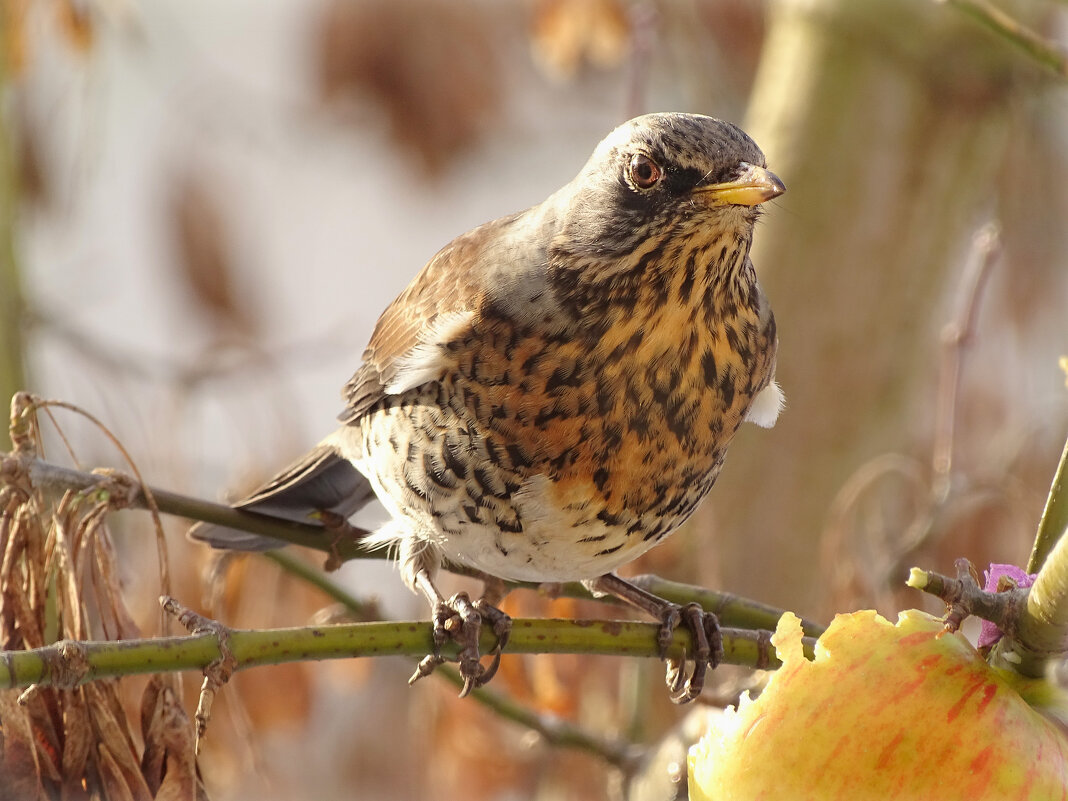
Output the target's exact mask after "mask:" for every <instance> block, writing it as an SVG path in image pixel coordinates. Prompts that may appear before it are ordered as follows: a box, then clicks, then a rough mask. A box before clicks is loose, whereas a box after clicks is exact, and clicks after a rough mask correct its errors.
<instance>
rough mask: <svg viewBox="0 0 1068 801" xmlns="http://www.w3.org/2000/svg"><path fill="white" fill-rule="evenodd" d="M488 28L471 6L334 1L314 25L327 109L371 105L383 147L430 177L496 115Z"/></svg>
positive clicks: (443, 0) (446, 0) (442, 1)
mask: <svg viewBox="0 0 1068 801" xmlns="http://www.w3.org/2000/svg"><path fill="white" fill-rule="evenodd" d="M491 24H492V19H490V18H489V17H488V16H487V15H486V14H485V13H480V11H479V9H478V7H477V6H476V4H475V3H473V2H460V3H457V2H452V1H451V0H419V1H418V2H405V3H397V2H394V0H370V1H367V0H365V1H364V2H358V3H357V2H352V1H351V0H335V2H333V3H331V5H330V6H329V7H328V8H327V10H326V13H325V15H324V17H323V20H322V23H321V25H320V27H319V41H318V44H317V47H316V51H317V58H318V62H319V63H318V72H319V88H320V92H321V93H322V95H323V97H324V99H325V100H326V101H327V102H328V103H330V104H332V105H347V104H351V103H354V104H355V105H357V106H358V105H359V104H360V103H361V102H364V103H365V102H367V101H370V102H371V103H373V104H375V105H377V106H378V107H379V108H381V110H382V111H383V112H384V113H385V115H386V118H387V119H388V121H389V124H390V138H391V141H393V142H396V143H397V144H398V145H399V146H400V147H401V148H402V149H404V150H406V151H408V152H409V153H410V154H411V155H413V156H415V158H416V159H417V163H416V165H415V166H416V167H417V168H421V169H422V170H423V171H424V172H425V173H427V174H428V175H431V176H433V175H436V174H438V173H440V172H441V170H442V169H444V168H445V166H446V165H447V164H448V162H449V161H450V160H451V159H452V158H453V157H454V156H456V155H458V154H459V153H461V152H462V151H463V150H465V149H466V148H468V147H470V146H471V145H473V144H475V143H476V142H477V141H478V139H479V137H480V135H481V134H482V132H483V131H484V130H485V128H486V127H487V125H488V124H489V123H490V122H492V121H493V119H494V118H495V116H496V112H497V109H498V106H499V104H500V95H501V92H500V86H499V84H498V75H499V72H500V70H499V66H498V64H497V57H496V53H495V51H494V48H493V46H492V44H491V42H492V37H493V31H492V30H491V28H490V26H491Z"/></svg>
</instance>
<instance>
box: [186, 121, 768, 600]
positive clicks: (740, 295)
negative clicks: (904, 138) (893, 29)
mask: <svg viewBox="0 0 1068 801" xmlns="http://www.w3.org/2000/svg"><path fill="white" fill-rule="evenodd" d="M649 162H651V163H652V165H653V168H649V167H648V163H649ZM763 167H764V157H763V154H762V153H761V152H760V150H759V149H758V148H757V146H756V145H755V144H754V143H753V142H752V140H750V139H749V137H748V136H746V135H745V134H744V133H743V132H742V131H741V130H740V129H738V128H737V127H735V126H733V125H730V124H729V123H725V122H721V121H719V120H715V119H712V118H709V117H700V116H695V115H682V114H657V115H647V116H645V117H639V118H636V119H635V120H631V121H630V122H628V123H625V124H624V125H622V126H620V127H619V128H618V129H616V130H615V131H613V132H612V133H611V134H610V135H609V136H608V137H607V138H606V139H605V140H604V141H602V142H601V143H600V145H598V147H597V149H596V150H595V152H594V154H593V156H592V157H591V158H590V160H589V162H588V163H587V164H586V166H585V167H584V168H583V170H582V171H581V172H580V173H579V175H578V176H577V177H576V178H575V179H574V180H573V181H572V182H571V183H569V184H568V185H566V186H565V187H563V188H562V189H561V190H559V191H558V192H556V193H555V194H554V195H552V196H551V197H550V198H548V199H547V200H546V201H545V202H544V203H542V204H539V205H538V206H534V207H532V208H530V209H528V210H526V211H524V212H520V213H518V214H514V215H511V216H509V217H505V218H502V219H500V220H496V221H494V222H491V223H487V224H486V225H483V226H480V227H479V228H476V229H474V230H473V231H471V232H469V233H467V234H464V235H462V236H460V237H458V238H457V239H455V240H454V241H453V242H452V243H450V244H449V245H447V246H446V247H445V248H444V249H442V251H441V252H439V253H438V254H437V255H436V256H435V257H434V258H433V259H432V260H431V261H430V262H429V263H428V264H427V265H426V267H424V268H423V270H422V271H421V272H420V273H419V274H418V275H417V276H416V278H415V279H414V280H413V281H412V283H411V284H410V285H409V286H408V288H407V289H406V290H405V291H404V292H403V293H402V294H401V295H400V296H399V297H398V298H397V299H396V300H395V301H394V302H393V303H392V304H391V305H390V306H389V308H387V309H386V311H385V312H384V313H383V314H382V316H381V318H380V320H379V322H378V325H377V327H376V329H375V332H374V334H373V336H372V338H371V341H370V343H369V345H368V347H367V349H366V351H365V352H364V356H363V359H364V361H363V365H362V366H361V367H360V368H359V370H357V372H356V374H355V375H354V376H353V378H352V379H351V380H350V381H349V383H348V384H347V385H346V387H345V391H344V397H345V401H346V408H345V411H344V412H343V413H342V414H341V415H340V419H341V420H342V422H343V423H344V425H343V426H342V428H341V429H340V430H339V431H338V432H336V433H335V434H334V435H332V436H331V437H328V438H327V439H326V440H324V441H323V443H321V444H320V446H319V448H318V449H317V450H316V451H315V452H313V455H312V456H311V458H310V459H306V460H304V461H303V462H300V463H298V464H297V465H295V466H293V467H291V468H290V469H289V470H287V471H285V472H284V473H282V474H280V476H279V477H277V478H276V479H275V480H273V481H272V482H271V483H269V484H268V485H267V486H266V487H265V488H264V489H263V490H261V491H260V492H257V493H254V494H253V495H252V496H251V497H250V498H249V499H247V500H246V501H245V502H244V503H242V504H240V505H241V506H244V507H245V508H252V509H256V510H258V511H264V510H267V511H268V513H272V514H273V513H279V512H278V510H279V509H284V507H286V498H287V497H290V496H292V497H294V498H297V500H298V502H297V503H294V504H293V509H291V510H285V511H282V512H281V514H282V515H283V516H289V517H293V516H297V517H299V516H301V515H300V513H299V510H300V509H301V508H304V507H306V506H307V497H308V490H309V488H310V487H311V488H313V482H314V481H315V480H316V476H318V475H321V474H322V471H323V465H324V464H327V463H329V465H330V466H331V468H333V467H334V464H333V463H340V462H342V461H343V460H348V461H349V462H350V463H351V464H353V465H354V466H355V467H356V468H357V469H358V471H359V473H360V474H361V475H362V476H364V477H366V479H367V480H368V481H369V482H370V485H371V487H372V488H373V490H374V494H375V495H377V496H378V498H379V499H380V500H381V501H382V502H383V503H384V504H385V506H386V507H387V509H388V510H389V512H390V514H391V516H392V521H391V523H389V524H388V525H387V526H386V527H385V528H384V529H383V530H382V531H381V532H379V534H378V536H377V538H376V539H377V541H380V542H381V541H388V542H395V543H397V544H399V546H400V547H399V555H400V561H401V564H402V572H403V575H404V578H405V580H406V582H407V583H408V584H409V586H412V587H413V588H414V587H417V586H418V585H419V575H420V574H423V575H424V577H426V579H427V581H429V579H430V578H432V576H433V573H434V571H435V570H436V569H437V567H438V565H439V564H440V562H441V560H442V558H443V557H444V558H447V559H449V560H452V561H454V562H459V563H464V564H467V565H470V566H473V567H475V568H478V569H480V570H482V571H483V572H485V573H487V574H489V575H492V576H498V577H502V578H510V579H524V580H534V581H563V580H573V579H580V580H583V579H593V578H595V577H598V576H601V575H603V574H607V573H609V572H611V571H613V570H615V569H616V568H617V567H619V566H620V565H623V564H625V563H627V562H629V561H631V560H632V559H634V558H635V557H637V556H638V555H640V554H642V553H643V552H645V551H646V550H648V549H649V548H651V547H652V546H654V545H655V544H656V543H657V542H659V541H660V540H662V539H663V538H664V537H665V536H667V535H668V534H670V533H671V532H672V531H673V530H674V529H676V528H677V527H678V526H679V525H680V524H681V523H682V522H683V521H684V520H685V519H686V518H687V517H688V516H689V515H690V514H691V513H692V512H693V510H694V509H695V508H696V506H697V504H698V503H699V502H700V501H701V500H702V499H703V498H704V497H705V495H706V494H707V493H708V491H709V489H710V488H711V487H712V484H713V483H714V481H715V480H716V476H717V475H718V473H719V470H720V466H721V464H722V462H723V456H724V454H725V452H726V449H727V446H728V445H729V444H730V441H731V439H732V438H733V436H734V434H735V432H736V431H737V429H738V426H739V425H740V424H741V422H742V421H743V420H744V419H745V418H746V416H747V414H749V413H750V410H751V407H752V406H753V403H754V399H755V398H757V396H758V395H759V394H760V393H764V395H763V396H762V402H761V403H760V404H758V406H757V407H756V412H755V413H754V414H755V417H756V418H757V421H758V422H761V424H770V422H772V421H773V420H774V417H775V416H776V415H777V412H778V406H779V400H780V396H779V394H778V388H777V387H776V386H775V384H774V382H773V373H774V366H775V348H776V333H775V321H774V317H773V316H772V313H771V309H770V307H769V305H768V302H767V299H766V298H765V296H764V294H763V292H762V291H761V289H760V286H759V284H758V283H757V280H756V275H755V273H754V270H753V265H752V263H751V262H750V260H749V255H748V254H749V247H750V243H751V239H752V234H753V226H754V223H755V221H756V219H757V216H758V214H759V211H758V205H759V203H760V202H762V201H763V200H767V199H770V198H771V197H774V196H775V195H777V194H779V193H780V192H781V191H782V185H781V184H780V183H779V182H778V179H776V178H775V177H774V176H773V175H771V174H770V173H768V172H767V171H766V170H764V169H763ZM650 171H651V174H652V175H654V176H658V180H656V181H654V182H653V183H652V184H650V185H649V186H648V187H645V186H643V182H644V181H645V179H646V178H647V174H649V173H650ZM313 464H314V465H316V470H317V471H318V472H310V471H309V470H308V466H309V465H313ZM337 475H340V473H339V472H336V471H335V472H334V476H335V478H336V476H337ZM335 486H341V487H342V490H341V492H342V494H346V493H347V495H346V497H345V498H342V499H341V500H342V501H343V503H338V504H335V505H333V506H330V508H333V509H335V510H337V511H341V512H342V513H344V514H349V513H350V512H351V511H352V509H351V508H350V507H352V506H354V505H359V504H360V503H363V502H366V500H368V499H369V498H370V493H369V492H368V491H367V488H366V485H365V484H363V483H362V482H361V481H360V480H359V478H358V477H355V476H347V477H346V479H345V481H343V482H340V483H338V482H335ZM349 486H351V487H352V490H351V491H348V490H347V489H345V488H346V487H349ZM327 494H329V493H327ZM354 498H355V499H357V501H358V503H357V502H356V501H354V500H353V499H354ZM302 504H303V505H304V507H302ZM328 506H329V505H328ZM294 511H296V512H298V513H297V514H293V513H292V512H294ZM304 511H311V509H310V508H304ZM202 538H204V539H208V540H209V541H212V542H213V543H214V544H221V545H224V546H226V545H227V544H228V543H227V542H226V538H225V536H224V535H222V534H220V533H219V532H217V531H216V532H215V533H214V534H212V535H211V536H202ZM229 544H232V543H229Z"/></svg>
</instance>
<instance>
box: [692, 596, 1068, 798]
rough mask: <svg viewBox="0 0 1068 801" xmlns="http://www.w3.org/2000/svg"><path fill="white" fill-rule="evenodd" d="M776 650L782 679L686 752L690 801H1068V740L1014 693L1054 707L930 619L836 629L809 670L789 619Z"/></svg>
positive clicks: (839, 622)
mask: <svg viewBox="0 0 1068 801" xmlns="http://www.w3.org/2000/svg"><path fill="white" fill-rule="evenodd" d="M772 642H773V643H774V644H775V646H776V649H777V650H778V653H779V658H780V659H782V661H783V666H782V667H781V668H780V669H779V670H778V671H777V672H776V673H775V675H774V676H773V677H772V678H771V680H770V681H769V683H768V686H767V688H766V689H765V691H764V692H763V693H762V694H761V695H760V696H759V697H758V698H757V699H756V700H750V699H749V698H748V697H745V698H743V699H742V703H740V704H739V708H738V709H737V710H734V709H729V710H727V711H726V713H725V714H724V715H723V716H722V717H720V718H718V719H717V720H716V721H715V722H714V723H713V725H712V729H711V731H710V732H709V733H708V734H707V735H706V736H705V737H704V738H703V739H702V740H701V742H699V743H698V744H697V745H695V746H694V747H693V748H692V749H691V750H690V757H689V768H690V774H689V776H690V798H691V799H695V800H696V801H772V800H773V799H774V801H779V800H780V799H781V800H782V801H805V800H806V799H814V800H815V799H818V801H835V800H836V799H842V801H845V799H848V801H867V799H871V800H872V801H894V800H895V799H897V800H900V801H927V800H928V799H930V801H965V800H966V801H984V800H989V801H1013V800H1014V799H1020V801H1024V800H1026V801H1047V799H1048V800H1049V801H1052V799H1060V801H1065V800H1066V799H1068V739H1066V737H1065V734H1064V732H1063V731H1062V730H1061V729H1060V728H1058V726H1057V725H1056V724H1055V723H1053V722H1051V721H1050V720H1048V719H1047V718H1046V717H1044V716H1043V715H1042V714H1040V713H1039V712H1037V711H1036V710H1035V709H1033V708H1032V707H1031V706H1030V705H1029V704H1028V703H1027V702H1026V701H1025V700H1024V698H1023V697H1022V696H1021V688H1026V691H1025V692H1024V694H1025V695H1028V697H1039V696H1041V697H1043V698H1044V699H1045V700H1046V702H1047V703H1048V702H1049V701H1050V699H1056V703H1058V704H1060V703H1062V702H1063V698H1064V696H1063V694H1062V693H1060V692H1059V691H1051V689H1050V688H1049V687H1048V685H1047V686H1046V688H1045V691H1044V692H1041V693H1038V692H1036V686H1035V683H1034V682H1025V681H1016V680H1012V679H1011V678H1010V677H1007V676H1006V675H1004V674H1002V673H1000V672H999V671H996V670H994V669H993V668H991V667H990V666H989V665H988V664H987V663H986V661H985V660H984V659H983V658H982V657H981V656H980V655H979V653H978V652H977V651H976V650H975V649H974V648H973V647H972V646H971V644H970V643H969V642H968V641H967V640H966V639H965V638H964V637H963V636H962V635H961V634H948V633H945V632H944V631H943V626H942V623H941V621H939V620H937V619H936V618H933V617H931V616H930V615H927V614H925V613H922V612H917V611H907V612H903V613H902V614H901V615H900V616H899V619H898V622H897V624H896V625H895V624H892V623H890V622H889V621H887V620H886V619H885V618H883V617H880V616H879V615H878V614H877V613H875V612H872V611H865V612H855V613H852V614H847V615H839V616H838V617H836V618H835V620H834V622H833V623H832V624H831V626H830V628H828V630H827V632H826V633H825V634H824V635H823V636H822V637H821V638H820V639H819V642H818V643H817V645H816V659H815V661H813V662H809V661H808V660H807V659H805V657H804V655H803V653H802V650H801V625H800V621H799V620H798V619H797V617H796V616H794V615H792V614H790V613H787V614H785V615H783V617H782V619H781V620H780V621H779V625H778V629H777V631H776V632H775V635H774V637H773V639H772ZM1043 684H1045V683H1044V682H1043ZM1060 711H1061V712H1062V713H1063V708H1062V709H1061V710H1060Z"/></svg>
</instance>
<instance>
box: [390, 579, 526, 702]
mask: <svg viewBox="0 0 1068 801" xmlns="http://www.w3.org/2000/svg"><path fill="white" fill-rule="evenodd" d="M414 584H415V587H416V589H418V590H419V591H420V592H421V593H423V595H424V596H426V599H427V601H428V602H429V603H430V608H431V612H430V613H431V618H432V620H433V624H434V633H433V637H434V650H433V652H432V653H430V654H428V655H427V656H425V657H424V658H423V660H422V661H421V662H420V663H419V666H418V667H417V668H416V669H415V673H413V674H412V677H411V678H410V679H409V680H408V683H409V684H413V683H415V682H416V681H418V680H419V679H421V678H423V677H424V676H429V675H430V674H431V673H433V672H434V668H436V667H437V666H438V665H440V664H442V663H444V662H445V661H446V660H445V657H443V656H442V655H441V646H443V645H444V644H445V642H446V641H447V640H448V639H450V638H451V639H452V640H453V641H454V642H455V643H456V644H457V645H458V646H459V648H460V652H459V655H458V661H459V664H460V677H461V678H462V679H463V680H464V686H463V689H462V690H461V691H460V697H461V698H463V697H464V696H466V695H467V694H468V693H470V692H471V690H473V689H474V688H476V687H481V686H482V685H484V684H485V683H486V682H488V681H489V680H490V679H492V678H493V676H494V674H496V672H497V668H498V667H499V665H500V661H501V649H502V648H503V647H504V643H505V642H507V640H508V633H509V632H510V631H511V623H512V621H511V618H509V617H508V615H506V614H505V613H504V612H502V611H500V610H499V609H497V607H495V606H493V605H491V604H489V603H487V602H485V601H484V600H483V599H479V600H477V601H474V602H472V601H471V598H470V596H468V594H467V593H466V592H458V593H456V594H455V595H453V596H452V597H451V598H449V599H448V600H447V601H446V600H445V596H443V595H442V594H441V593H440V592H439V591H438V588H437V587H436V586H434V582H433V580H432V579H431V578H430V572H429V571H428V570H426V569H420V570H418V571H417V572H416V573H415V576H414ZM483 619H485V620H487V621H490V622H491V623H492V625H493V631H494V633H495V634H496V635H497V646H496V647H495V648H494V650H493V662H492V663H491V664H490V666H489V667H488V668H486V667H483V665H482V663H481V661H480V657H481V654H480V653H479V647H478V640H479V634H480V633H481V631H482V621H483Z"/></svg>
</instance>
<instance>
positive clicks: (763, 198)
mask: <svg viewBox="0 0 1068 801" xmlns="http://www.w3.org/2000/svg"><path fill="white" fill-rule="evenodd" d="M742 167H743V168H744V172H743V173H742V174H741V175H740V176H738V177H737V178H736V179H735V180H733V181H727V182H725V183H722V184H706V185H704V186H702V185H700V184H698V185H697V186H695V187H694V189H693V191H694V192H695V193H700V194H701V195H703V196H704V197H705V199H706V202H708V203H710V204H711V205H713V206H758V205H760V204H761V203H765V202H767V201H769V200H771V199H772V198H775V197H778V196H779V195H781V194H782V193H783V192H785V191H786V186H785V185H784V184H783V182H782V181H780V180H779V176H777V175H776V174H775V173H773V172H772V171H771V170H766V169H764V168H763V167H757V166H755V165H753V164H745V163H744V162H743V163H742Z"/></svg>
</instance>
